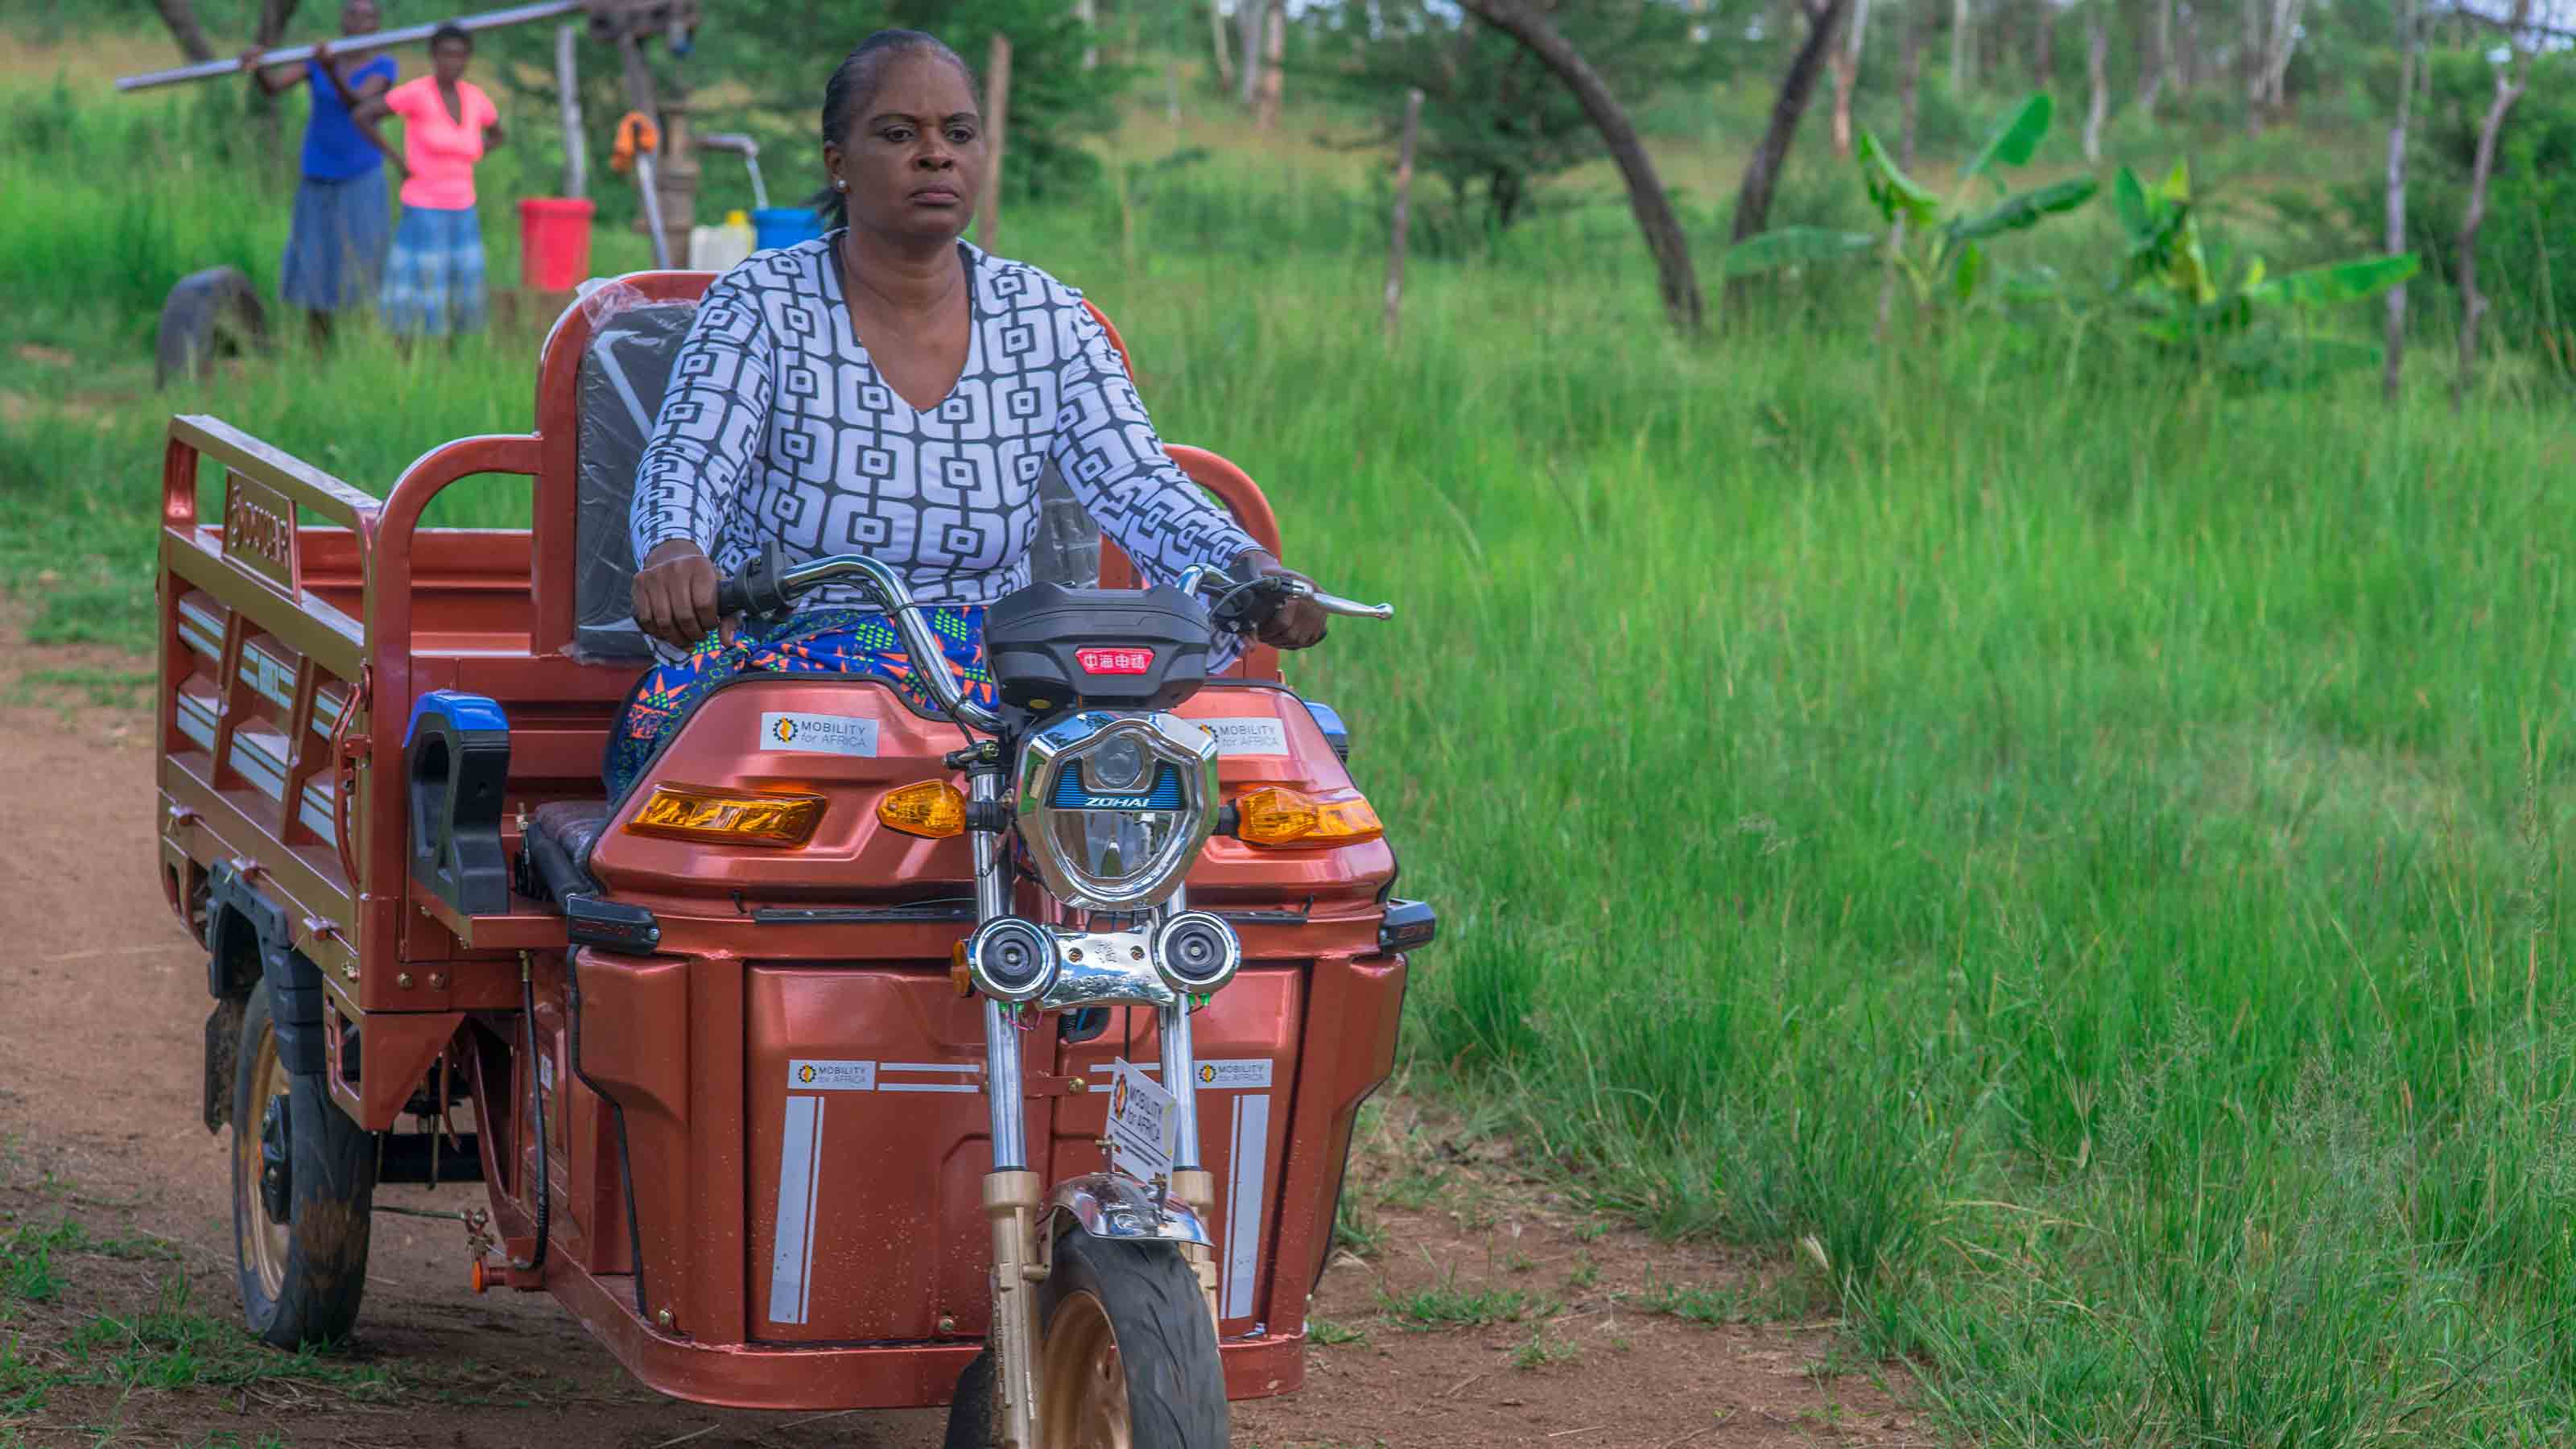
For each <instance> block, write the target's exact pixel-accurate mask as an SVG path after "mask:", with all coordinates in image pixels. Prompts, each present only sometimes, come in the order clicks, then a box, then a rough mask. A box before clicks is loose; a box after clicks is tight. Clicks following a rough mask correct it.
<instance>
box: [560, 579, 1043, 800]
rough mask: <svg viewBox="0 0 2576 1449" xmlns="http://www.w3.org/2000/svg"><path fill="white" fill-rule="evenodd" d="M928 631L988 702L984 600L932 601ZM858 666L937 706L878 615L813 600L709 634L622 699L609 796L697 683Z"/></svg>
mask: <svg viewBox="0 0 2576 1449" xmlns="http://www.w3.org/2000/svg"><path fill="white" fill-rule="evenodd" d="M929 612H930V631H931V633H933V634H934V635H936V636H938V639H939V648H940V652H941V653H943V654H945V655H946V656H947V657H946V658H944V659H942V660H940V661H939V662H940V666H941V667H942V668H945V669H946V670H948V672H949V673H950V675H952V676H953V677H954V678H955V679H956V680H957V683H958V686H959V687H960V688H961V689H962V690H963V691H964V692H965V695H966V697H967V698H968V699H971V700H973V701H974V702H976V703H977V704H980V705H983V706H984V707H986V708H987V709H989V708H991V707H992V706H993V704H994V702H995V699H996V695H995V692H994V688H993V674H992V671H991V670H990V669H988V668H986V667H985V660H984V606H983V605H981V604H965V605H960V606H956V607H948V608H934V609H932V610H930V611H929ZM762 671H767V672H769V673H774V674H858V675H865V676H868V677H870V678H874V679H882V680H885V681H886V682H887V683H889V684H892V685H893V686H894V687H895V692H896V693H898V694H900V695H902V696H903V697H904V698H905V699H907V700H910V701H911V702H912V703H913V704H915V705H917V706H919V707H920V708H923V709H926V710H929V711H930V712H932V713H933V714H936V713H938V706H937V705H935V704H933V703H932V702H931V694H930V691H929V689H928V688H927V687H926V686H925V685H924V684H923V683H922V681H921V680H920V679H918V678H916V677H915V676H914V674H913V664H912V656H910V655H909V654H906V653H905V652H904V648H903V637H902V636H901V635H899V634H897V633H896V632H895V630H894V625H893V624H892V623H890V622H888V621H887V619H886V617H885V616H884V615H883V614H867V613H861V612H860V611H858V610H856V609H816V610H813V611H812V612H810V613H803V614H794V615H791V616H789V617H788V619H787V620H786V622H784V623H781V624H774V625H772V626H770V627H769V628H767V629H763V630H757V631H755V630H749V629H746V630H744V631H742V632H740V633H738V634H736V635H735V636H734V640H733V642H732V643H730V644H727V643H725V642H723V641H722V640H721V639H720V638H718V637H717V636H715V635H712V634H710V635H708V636H707V637H706V638H704V639H702V640H700V641H698V647H696V648H695V649H692V650H690V651H689V657H687V658H686V659H683V660H681V661H680V662H678V663H677V664H665V665H663V666H662V667H660V668H659V669H653V670H648V671H647V672H646V673H645V675H644V677H643V678H642V679H641V680H638V681H637V682H636V685H635V692H634V694H632V695H631V696H629V697H628V699H627V701H626V715H625V718H623V719H621V720H619V721H618V722H617V725H616V727H615V728H613V729H611V730H610V731H609V735H608V758H607V761H606V769H605V770H604V771H603V772H602V773H603V774H605V775H606V777H607V780H608V795H609V798H610V799H612V800H622V799H624V798H626V791H627V787H629V786H631V785H633V784H634V783H635V777H636V775H638V774H639V773H641V772H642V771H643V769H644V766H645V765H646V764H648V763H650V762H651V760H652V758H653V752H654V751H655V750H657V749H660V748H661V746H662V740H663V738H664V737H665V736H667V735H669V734H670V733H671V731H672V730H673V729H675V728H677V727H678V725H679V723H680V721H681V720H683V719H685V718H687V717H688V713H689V710H690V708H691V707H692V706H694V705H695V704H696V703H697V702H698V701H699V700H700V699H701V698H703V697H704V696H705V695H706V693H707V691H709V690H711V689H714V688H715V687H716V686H717V685H720V684H722V683H724V682H725V681H726V680H728V679H732V678H733V677H735V676H736V675H739V674H745V673H757V672H762Z"/></svg>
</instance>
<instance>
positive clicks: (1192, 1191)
mask: <svg viewBox="0 0 2576 1449" xmlns="http://www.w3.org/2000/svg"><path fill="white" fill-rule="evenodd" d="M1001 780H1002V772H1001V766H1000V765H999V764H998V762H995V763H989V764H988V763H982V762H979V763H978V764H977V765H976V766H974V767H972V768H970V769H969V771H968V774H967V782H966V783H967V797H968V798H969V799H970V800H972V801H973V802H974V803H975V804H976V805H978V806H983V807H986V808H984V809H979V810H977V811H975V812H974V813H975V815H976V816H977V817H979V818H988V817H989V816H990V814H991V809H990V807H992V806H995V805H998V804H999V803H1000V801H1001V791H1002V785H1001ZM969 834H970V835H971V836H972V838H973V841H974V846H975V919H976V922H977V924H979V925H980V924H981V923H983V922H985V921H989V920H993V919H995V918H996V917H1000V916H1006V915H1009V914H1010V913H1011V878H1010V868H1009V861H1008V860H1007V859H1006V858H1005V857H1004V855H1003V853H1002V837H1001V835H1000V834H999V833H998V832H995V831H990V830H974V831H971V832H969ZM1166 909H1167V910H1173V911H1177V910H1181V909H1184V905H1183V899H1182V896H1181V894H1180V893H1177V892H1176V893H1175V894H1174V896H1173V898H1172V903H1171V904H1170V905H1169V906H1168V907H1166ZM1156 1036H1157V1039H1158V1040H1159V1041H1160V1042H1161V1043H1162V1048H1163V1062H1162V1067H1163V1071H1162V1076H1163V1089H1164V1090H1165V1091H1167V1092H1169V1093H1171V1096H1172V1115H1173V1142H1174V1146H1173V1152H1172V1162H1173V1167H1172V1182H1171V1195H1172V1196H1173V1197H1175V1198H1178V1199H1179V1200H1180V1201H1181V1202H1182V1204H1183V1205H1185V1206H1187V1207H1188V1208H1189V1209H1190V1210H1191V1211H1192V1212H1194V1213H1196V1214H1197V1215H1198V1218H1199V1221H1201V1222H1213V1221H1214V1220H1215V1210H1216V1179H1215V1178H1214V1177H1213V1176H1212V1175H1211V1174H1210V1173H1209V1172H1208V1171H1207V1170H1206V1169H1205V1168H1203V1167H1201V1166H1200V1165H1199V1111H1198V1085H1199V1084H1198V1061H1197V1057H1196V1054H1195V1053H1194V1052H1193V1051H1192V1050H1191V1046H1190V1008H1189V1001H1188V999H1187V998H1183V999H1182V1000H1181V1001H1180V1002H1179V1003H1178V1004H1176V1005H1173V1006H1166V1007H1162V1008H1160V1021H1159V1024H1158V1030H1157V1032H1156ZM984 1083H985V1105H986V1108H987V1110H988V1111H990V1113H991V1114H992V1118H991V1121H992V1134H993V1170H992V1171H991V1172H990V1173H988V1174H986V1176H985V1178H984V1217H985V1219H986V1221H987V1222H989V1223H990V1224H991V1225H992V1230H993V1280H992V1281H993V1330H992V1340H991V1352H992V1355H993V1360H994V1363H993V1368H994V1374H995V1379H994V1381H995V1384H996V1385H997V1387H998V1388H999V1390H1000V1392H999V1394H998V1398H999V1399H1000V1405H999V1407H1000V1410H1001V1424H1000V1428H1001V1431H1002V1443H1003V1445H1004V1446H1005V1449H1033V1446H1035V1445H1036V1444H1037V1404H1038V1394H1037V1356H1038V1344H1039V1323H1038V1287H1039V1285H1040V1284H1042V1283H1044V1282H1045V1281H1046V1277H1047V1272H1048V1268H1049V1266H1050V1262H1051V1260H1052V1258H1053V1256H1054V1254H1053V1253H1052V1252H1051V1251H1050V1248H1051V1244H1050V1243H1049V1241H1048V1233H1049V1225H1048V1224H1047V1222H1046V1221H1045V1213H1044V1208H1045V1200H1044V1197H1043V1188H1042V1185H1041V1184H1040V1183H1039V1181H1038V1175H1037V1174H1036V1173H1034V1172H1031V1171H1030V1170H1029V1158H1028V1123H1027V1118H1026V1115H1025V1112H1024V1108H1025V1105H1026V1102H1027V1095H1026V1091H1025V1088H1024V1085H1023V1083H1022V1081H1021V1076H1020V1028H1019V1023H1018V1022H1017V1021H1016V1020H1014V1019H1013V1017H1012V1014H1011V1010H1010V1008H1008V1007H1006V1006H1004V1005H1003V1004H1002V1003H1001V1002H998V1001H994V1000H992V999H991V998H989V997H988V998H986V999H985V1002H984ZM1175 1246H1177V1247H1179V1248H1180V1250H1181V1252H1182V1254H1183V1256H1184V1257H1185V1258H1186V1259H1187V1261H1188V1262H1189V1264H1190V1268H1191V1271H1193V1272H1194V1273H1196V1274H1197V1275H1198V1280H1199V1293H1200V1296H1201V1297H1203V1298H1204V1299H1205V1300H1206V1302H1207V1311H1208V1322H1209V1325H1210V1327H1211V1329H1213V1327H1214V1325H1215V1323H1216V1313H1217V1301H1216V1286H1217V1285H1216V1253H1215V1250H1214V1249H1212V1248H1209V1247H1207V1246H1206V1245H1204V1244H1200V1243H1180V1244H1176V1245H1175Z"/></svg>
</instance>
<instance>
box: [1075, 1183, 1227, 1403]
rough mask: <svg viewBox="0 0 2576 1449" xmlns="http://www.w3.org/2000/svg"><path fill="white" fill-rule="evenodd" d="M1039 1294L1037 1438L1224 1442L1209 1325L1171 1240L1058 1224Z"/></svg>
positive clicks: (1219, 1380)
mask: <svg viewBox="0 0 2576 1449" xmlns="http://www.w3.org/2000/svg"><path fill="white" fill-rule="evenodd" d="M1038 1303H1039V1318H1040V1320H1041V1322H1043V1324H1044V1325H1045V1327H1044V1330H1043V1332H1042V1333H1041V1335H1040V1338H1039V1347H1038V1442H1039V1443H1040V1444H1043V1445H1045V1446H1047V1449H1224V1446H1225V1443H1226V1438H1227V1424H1228V1416H1227V1413H1226V1404H1225V1370H1224V1368H1223V1367H1222V1366H1221V1365H1220V1364H1219V1362H1218V1360H1217V1350H1216V1326H1215V1325H1214V1324H1212V1323H1210V1322H1209V1321H1208V1312H1207V1300H1206V1299H1205V1298H1204V1297H1202V1296H1201V1295H1200V1292H1199V1280H1198V1275H1197V1274H1195V1273H1193V1272H1192V1271H1190V1265H1189V1264H1188V1263H1187V1262H1186V1261H1184V1260H1183V1259H1182V1257H1181V1253H1180V1249H1179V1248H1178V1247H1176V1246H1174V1245H1172V1244H1169V1243H1128V1242H1118V1241H1115V1240H1112V1239H1107V1238H1095V1237H1092V1236H1091V1235H1090V1234H1088V1233H1084V1232H1079V1231H1076V1232H1069V1233H1066V1234H1065V1235H1064V1236H1063V1237H1062V1238H1061V1239H1059V1240H1057V1242H1056V1245H1055V1268H1054V1271H1053V1272H1051V1273H1050V1274H1049V1275H1048V1277H1047V1281H1046V1285H1045V1287H1044V1289H1043V1290H1042V1292H1041V1293H1040V1295H1039V1300H1038Z"/></svg>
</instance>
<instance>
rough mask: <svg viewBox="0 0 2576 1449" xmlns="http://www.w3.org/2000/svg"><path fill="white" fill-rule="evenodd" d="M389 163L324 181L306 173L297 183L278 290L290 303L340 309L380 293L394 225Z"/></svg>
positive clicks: (323, 309) (311, 308) (316, 309)
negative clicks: (387, 185)
mask: <svg viewBox="0 0 2576 1449" xmlns="http://www.w3.org/2000/svg"><path fill="white" fill-rule="evenodd" d="M391 213H392V208H391V206H390V205H389V204H388V199H387V197H386V195H385V168H383V167H382V166H370V167H368V168H367V169H366V170H364V171H361V172H359V173H358V174H357V175H355V176H350V177H346V178H342V179H338V180H325V179H324V178H322V177H318V176H307V177H305V178H304V184H303V185H301V186H298V187H296V188H295V220H294V221H293V222H292V223H291V224H290V225H289V227H288V229H287V233H286V266H285V269H284V274H283V276H282V277H281V278H280V282H281V285H280V287H279V290H280V291H282V292H284V293H285V294H286V300H287V302H288V304H289V305H291V306H296V307H301V308H303V309H304V310H306V311H308V312H337V311H339V310H340V309H341V308H343V307H355V306H359V305H362V304H363V303H365V301H366V300H367V299H368V298H370V297H373V296H375V295H376V289H377V288H378V286H380V285H381V279H382V278H383V276H384V271H385V238H386V236H387V235H388V234H389V233H390V232H391V231H392V230H393V226H392V223H391V220H390V217H391Z"/></svg>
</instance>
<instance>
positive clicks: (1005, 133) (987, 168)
mask: <svg viewBox="0 0 2576 1449" xmlns="http://www.w3.org/2000/svg"><path fill="white" fill-rule="evenodd" d="M1010 125H1011V38H1010V37H1009V36H1007V35H1004V34H1003V33H1002V32H1000V31H998V30H996V31H994V32H993V49H992V52H991V55H990V58H989V59H987V60H986V61H985V63H984V197H983V202H984V204H983V206H982V208H981V210H982V212H983V215H982V217H981V219H979V220H978V221H977V222H976V224H975V244H976V245H977V246H980V247H982V248H983V249H984V250H986V251H988V252H992V251H998V250H999V249H1000V248H1001V245H1002V161H1003V158H1004V153H1003V143H1004V142H1006V141H1008V140H1009V139H1010Z"/></svg>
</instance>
